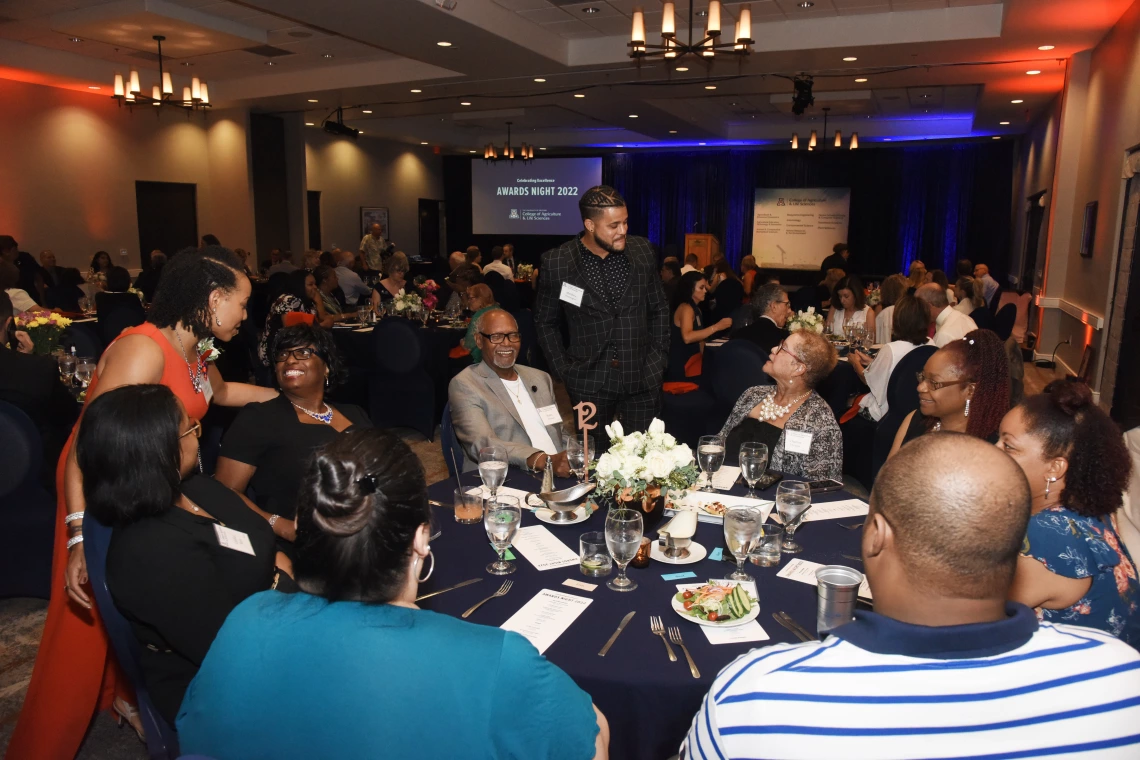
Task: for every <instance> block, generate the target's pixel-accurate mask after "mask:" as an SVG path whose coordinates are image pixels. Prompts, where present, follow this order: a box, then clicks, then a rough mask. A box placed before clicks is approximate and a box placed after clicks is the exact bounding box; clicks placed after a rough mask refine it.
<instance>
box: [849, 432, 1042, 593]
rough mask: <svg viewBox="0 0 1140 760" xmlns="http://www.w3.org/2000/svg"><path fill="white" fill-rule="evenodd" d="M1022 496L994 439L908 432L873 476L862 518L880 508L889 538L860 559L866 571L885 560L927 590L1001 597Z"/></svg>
mask: <svg viewBox="0 0 1140 760" xmlns="http://www.w3.org/2000/svg"><path fill="white" fill-rule="evenodd" d="M916 473H917V474H918V475H919V477H920V478H921V482H920V480H919V478H916V477H915V475H916ZM1029 501H1030V493H1029V484H1028V482H1027V481H1026V480H1025V475H1024V473H1023V472H1022V471H1021V468H1020V467H1019V466H1018V465H1017V463H1016V462H1014V461H1013V460H1012V459H1011V458H1010V457H1009V456H1007V455H1006V454H1004V453H1003V452H1001V451H999V450H997V449H996V448H995V447H994V446H992V445H990V444H988V443H986V442H985V441H983V440H981V439H979V438H976V437H974V436H970V435H966V434H964V433H949V432H947V433H933V434H930V435H924V436H921V437H920V438H916V439H914V440H913V441H911V442H910V443H908V444H907V445H906V446H903V447H902V448H901V449H900V450H899V451H898V453H897V454H895V455H894V456H893V457H891V459H890V460H889V461H888V462H887V464H886V465H885V466H884V467H883V469H882V470H881V471H880V472H879V476H878V478H876V480H875V488H874V490H873V491H872V492H871V510H870V515H869V516H868V519H869V520H870V519H871V518H872V517H874V516H876V515H881V516H882V518H883V519H885V521H886V523H887V524H888V525H889V538H887V539H885V541H884V544H885V545H884V547H883V549H882V552H881V554H880V555H879V556H878V557H868V558H867V574H868V575H869V576H871V577H872V579H873V578H874V577H875V575H876V573H875V570H876V569H878V567H879V565H880V562H883V563H886V562H893V563H894V564H895V565H897V568H896V571H898V570H901V574H902V575H904V576H905V577H906V578H907V579H908V581H909V584H910V585H911V586H912V587H913V588H914V589H915V590H916V591H919V592H921V593H923V594H926V595H928V596H946V597H958V598H970V599H985V598H1000V599H1005V598H1006V594H1007V592H1008V591H1009V586H1010V584H1011V583H1012V582H1013V573H1014V570H1015V568H1016V566H1017V554H1018V551H1019V549H1020V548H1021V542H1022V539H1023V538H1024V537H1025V526H1026V523H1027V522H1028V521H1029ZM867 539H868V537H867V536H866V535H865V536H864V550H865V553H866V549H867V544H868V540H867ZM887 554H890V555H892V556H891V557H889V558H888V557H886V555H887ZM877 599H878V594H876V600H877Z"/></svg>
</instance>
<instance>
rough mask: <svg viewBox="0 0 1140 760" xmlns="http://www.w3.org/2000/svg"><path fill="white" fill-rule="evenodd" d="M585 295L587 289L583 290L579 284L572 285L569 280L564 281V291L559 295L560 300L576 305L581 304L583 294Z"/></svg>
mask: <svg viewBox="0 0 1140 760" xmlns="http://www.w3.org/2000/svg"><path fill="white" fill-rule="evenodd" d="M584 295H586V291H584V290H582V289H581V288H579V287H578V286H577V285H571V284H570V283H568V282H564V283H562V293H561V294H560V295H559V296H558V300H560V301H565V302H566V303H570V304H574V305H575V306H581V305H582V296H584Z"/></svg>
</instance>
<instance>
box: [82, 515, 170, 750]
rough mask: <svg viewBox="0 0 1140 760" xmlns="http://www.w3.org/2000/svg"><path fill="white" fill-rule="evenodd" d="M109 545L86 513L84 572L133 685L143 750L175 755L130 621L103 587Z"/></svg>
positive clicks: (106, 531)
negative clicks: (148, 682)
mask: <svg viewBox="0 0 1140 760" xmlns="http://www.w3.org/2000/svg"><path fill="white" fill-rule="evenodd" d="M110 545H111V528H110V527H108V526H106V525H104V524H103V523H101V522H99V521H98V520H96V519H95V518H94V517H93V516H91V515H88V516H87V518H86V519H85V520H84V521H83V550H84V554H85V555H86V558H87V575H88V577H89V578H90V581H91V590H92V591H93V592H94V594H95V604H96V605H97V606H98V608H99V617H100V618H102V620H103V627H104V628H105V629H106V630H107V638H109V639H110V640H111V646H112V647H113V648H114V650H115V658H116V659H117V660H118V662H119V666H120V667H121V668H122V669H123V672H124V673H126V675H127V678H128V679H130V682H131V685H132V686H134V689H135V703H136V704H137V705H138V711H139V717H140V718H141V719H142V724H143V733H144V734H145V735H146V748H147V753H148V754H149V755H150V757H151V759H152V760H167V759H168V758H176V757H178V738H177V735H176V734H175V733H174V729H173V728H172V727H171V726H170V724H169V723H167V722H166V719H164V718H163V717H162V715H160V714H159V712H158V710H157V709H156V708H155V706H154V703H153V702H152V701H151V699H150V692H149V691H148V690H147V687H146V681H145V679H144V678H143V671H142V661H141V660H140V658H139V643H138V639H136V638H135V633H134V631H133V630H131V624H130V623H129V622H127V619H126V618H125V617H123V615H122V613H121V612H119V609H118V608H117V607H116V606H115V602H114V600H113V599H112V598H111V591H110V589H108V588H107V550H108V548H109V547H110Z"/></svg>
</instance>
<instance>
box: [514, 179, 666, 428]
mask: <svg viewBox="0 0 1140 760" xmlns="http://www.w3.org/2000/svg"><path fill="white" fill-rule="evenodd" d="M578 208H579V210H580V211H581V212H582V226H583V227H584V228H585V230H584V231H583V232H582V234H581V235H579V236H578V237H577V238H575V239H573V240H570V241H567V242H566V243H563V244H562V245H560V246H559V247H557V248H555V249H553V250H550V251H547V252H546V253H544V254H542V264H541V266H540V268H539V274H538V292H537V294H536V298H535V309H534V322H535V328H536V330H537V332H538V342H539V345H541V346H542V350H543V351H544V352H545V353H546V357H547V359H548V360H549V361H550V364H551V366H552V367H553V368H554V371H555V372H556V373H557V375H558V376H559V377H561V378H562V381H563V382H564V383H566V389H567V390H568V391H569V392H570V398H571V399H572V401H573V402H574V403H575V404H577V403H578V402H580V401H589V402H591V403H593V404H595V405H597V407H598V416H597V418H596V421H597V422H598V423H599V424H601V425H605V424H608V423H610V422H611V421H612V420H614V419H615V418H616V419H620V420H621V423H622V427H623V428H624V429H625V431H626V432H627V433H628V432H631V431H634V430H646V429H647V428H648V427H649V423H650V422H651V421H652V420H653V417H654V416H655V415H656V414H657V413H658V409H659V407H660V403H661V379H662V377H663V376H664V374H665V368H666V366H667V365H668V363H669V305H668V302H667V301H666V299H665V292H664V290H663V289H662V287H661V278H660V277H658V275H657V261H656V257H655V255H654V253H653V249H652V247H650V245H649V241H648V240H646V239H645V238H641V237H630V236H627V234H626V233H627V231H628V229H629V213H628V211H627V210H626V207H625V199H623V198H622V197H621V195H619V194H618V192H617V191H616V190H614V189H613V188H612V187H607V186H605V185H599V186H597V187H592V188H590V189H589V190H587V191H586V192H585V193H584V194H583V195H582V197H581V199H579V201H578ZM562 320H565V322H566V325H567V327H569V332H570V345H568V346H564V345H563V344H562V333H561V330H560V323H561V321H562Z"/></svg>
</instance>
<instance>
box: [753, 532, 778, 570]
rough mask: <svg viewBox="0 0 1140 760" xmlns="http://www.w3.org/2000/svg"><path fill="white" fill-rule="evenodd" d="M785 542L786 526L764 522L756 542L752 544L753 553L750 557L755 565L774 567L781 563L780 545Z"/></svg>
mask: <svg viewBox="0 0 1140 760" xmlns="http://www.w3.org/2000/svg"><path fill="white" fill-rule="evenodd" d="M782 543H784V528H783V526H782V525H773V524H771V523H764V524H763V525H761V526H760V531H759V533H757V535H756V542H755V543H753V544H752V553H751V554H750V555H749V556H748V559H749V560H750V561H751V562H752V564H753V565H759V566H760V567H774V566H776V565H778V564H780V545H781V544H782Z"/></svg>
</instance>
